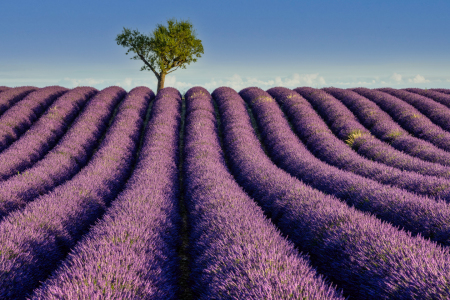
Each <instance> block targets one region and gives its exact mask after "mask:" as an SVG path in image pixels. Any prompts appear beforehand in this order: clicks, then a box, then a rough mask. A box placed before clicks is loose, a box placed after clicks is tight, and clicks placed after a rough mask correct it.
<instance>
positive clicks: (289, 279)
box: [184, 87, 342, 299]
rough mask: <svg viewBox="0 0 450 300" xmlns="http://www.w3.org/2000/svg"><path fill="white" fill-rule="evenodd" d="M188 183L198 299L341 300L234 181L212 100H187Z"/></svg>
mask: <svg viewBox="0 0 450 300" xmlns="http://www.w3.org/2000/svg"><path fill="white" fill-rule="evenodd" d="M185 98H186V114H187V115H186V135H185V149H184V151H185V161H184V178H185V190H186V195H185V196H186V198H185V199H186V203H187V208H188V211H189V214H188V216H189V225H190V228H191V233H190V245H191V248H190V249H191V250H190V257H191V259H192V260H191V270H192V271H191V275H190V277H191V282H192V289H193V292H194V298H195V299H342V297H341V296H340V295H339V294H338V293H337V292H336V290H334V289H333V288H331V287H330V286H328V285H327V284H326V283H325V282H324V281H323V279H322V278H321V276H318V275H317V273H316V272H315V270H314V269H312V268H311V267H310V265H309V260H308V258H307V257H306V256H304V255H299V254H298V253H297V251H296V249H295V248H294V247H293V245H292V244H291V243H289V242H288V241H286V240H285V239H284V238H283V237H282V236H281V235H280V233H279V231H278V230H277V229H276V228H275V227H274V226H273V224H271V223H270V221H268V220H267V219H266V218H265V217H264V214H263V212H262V210H261V209H260V208H259V207H258V206H257V205H256V204H255V203H254V202H253V200H252V199H251V198H250V197H248V196H247V195H246V194H245V192H244V191H243V190H242V189H241V188H240V187H239V186H238V184H237V183H236V182H235V181H234V179H233V177H232V176H231V174H230V173H229V172H228V169H227V167H226V165H225V161H224V158H223V155H222V152H221V148H220V145H219V140H218V136H217V134H218V132H217V128H216V120H215V113H214V107H213V104H212V102H211V95H210V94H209V93H208V91H207V90H206V89H204V88H201V87H193V88H191V89H189V90H188V91H187V93H186V96H185Z"/></svg>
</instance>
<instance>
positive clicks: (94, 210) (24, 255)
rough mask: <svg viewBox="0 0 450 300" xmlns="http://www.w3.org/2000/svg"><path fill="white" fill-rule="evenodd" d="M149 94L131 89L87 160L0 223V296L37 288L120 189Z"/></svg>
mask: <svg viewBox="0 0 450 300" xmlns="http://www.w3.org/2000/svg"><path fill="white" fill-rule="evenodd" d="M114 90H115V91H116V92H118V94H122V93H121V91H120V89H119V90H118V89H114ZM114 90H113V91H114ZM152 95H153V92H151V90H149V89H148V88H146V87H138V88H135V89H133V90H132V91H130V93H128V95H127V96H126V97H125V99H124V101H123V102H122V103H121V104H120V106H119V109H118V113H117V115H116V117H115V118H114V121H113V123H112V125H111V127H110V128H109V129H108V132H107V133H106V135H105V139H104V140H103V141H102V143H101V145H100V146H99V149H98V151H97V152H96V153H95V154H94V156H93V157H92V159H91V161H90V162H89V164H88V165H87V166H85V167H84V168H83V169H82V170H81V171H80V172H79V173H78V174H77V175H76V176H74V177H73V178H72V179H71V180H70V181H67V182H66V183H64V184H62V185H60V186H58V187H57V188H55V189H54V190H53V191H52V192H51V193H48V194H46V195H43V196H42V197H39V198H38V199H36V200H35V201H33V202H32V203H30V204H29V205H27V206H26V207H25V209H24V210H23V211H17V212H14V213H12V214H10V215H9V216H8V217H7V218H5V219H4V220H3V221H2V222H1V223H0V239H1V241H2V242H1V243H0V298H14V299H19V298H23V297H25V296H26V295H27V294H28V293H30V292H31V291H32V290H33V289H34V288H36V287H37V286H38V284H39V282H40V281H42V280H44V279H45V278H46V277H47V276H48V275H50V273H51V272H52V271H54V269H55V268H56V267H57V266H58V264H59V263H60V261H61V260H62V259H64V258H65V256H66V255H67V253H68V252H69V251H70V249H72V248H73V247H74V246H75V244H76V242H77V241H78V240H80V238H81V237H82V236H83V235H84V234H85V233H86V231H87V230H88V229H89V226H90V225H91V224H93V223H94V222H95V221H96V220H97V219H98V218H99V217H101V216H102V214H103V213H104V211H105V209H106V207H107V205H109V203H110V202H111V201H112V200H113V199H114V198H115V197H116V196H117V194H118V193H119V192H120V191H121V189H122V187H123V185H124V183H125V181H126V180H127V179H128V177H129V174H130V171H131V167H132V163H133V160H134V159H135V157H134V156H135V154H136V151H137V146H138V142H139V136H140V132H141V130H142V125H143V119H144V117H145V113H146V110H147V107H148V103H149V99H150V98H151V97H152Z"/></svg>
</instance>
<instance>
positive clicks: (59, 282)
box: [32, 88, 181, 299]
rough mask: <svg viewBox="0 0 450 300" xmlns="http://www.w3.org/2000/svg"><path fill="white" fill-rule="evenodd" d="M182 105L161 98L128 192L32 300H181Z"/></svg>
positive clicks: (171, 94)
mask: <svg viewBox="0 0 450 300" xmlns="http://www.w3.org/2000/svg"><path fill="white" fill-rule="evenodd" d="M138 91H139V93H140V95H144V94H149V93H148V91H147V90H146V89H144V88H139V90H138ZM138 91H134V96H137V95H138ZM150 95H151V99H152V98H153V97H154V95H153V93H152V92H150ZM180 104H181V95H180V94H179V92H178V91H177V90H175V89H173V88H164V89H161V90H160V91H159V92H158V95H157V96H156V99H155V100H154V104H153V105H152V109H151V118H150V120H149V122H148V124H147V129H146V132H145V135H144V140H143V145H142V148H141V150H140V155H139V157H138V162H137V164H136V168H135V170H134V171H133V173H132V175H131V177H130V179H129V180H128V181H127V184H126V185H125V188H124V190H123V191H122V192H121V193H120V194H119V196H118V197H117V198H116V199H115V200H114V202H113V203H112V205H111V207H110V208H109V209H108V210H107V211H106V212H105V215H104V217H103V218H102V219H101V220H100V221H99V222H98V223H96V224H95V226H93V227H92V228H91V229H90V231H89V233H88V234H86V235H85V237H83V239H82V240H81V241H80V242H79V243H78V244H77V245H76V246H75V248H74V250H73V251H72V252H71V253H70V254H69V255H68V257H67V259H66V260H65V261H64V262H63V263H62V265H61V266H60V267H59V269H58V270H57V271H56V272H55V273H54V274H53V276H52V277H51V278H50V279H48V280H46V281H45V282H44V284H43V285H42V287H40V288H39V289H38V290H36V291H35V292H34V296H33V297H32V299H54V298H58V299H178V298H177V296H178V295H177V293H178V277H179V274H178V273H179V272H178V269H179V259H178V256H177V251H176V249H177V247H178V244H179V223H180V215H179V212H178V209H177V207H178V203H177V201H178V192H179V189H178V177H177V173H178V170H177V164H178V156H177V152H178V151H177V150H178V136H179V127H180ZM99 266H100V267H99ZM86 283H87V284H86Z"/></svg>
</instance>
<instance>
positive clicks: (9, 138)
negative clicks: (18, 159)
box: [0, 86, 68, 152]
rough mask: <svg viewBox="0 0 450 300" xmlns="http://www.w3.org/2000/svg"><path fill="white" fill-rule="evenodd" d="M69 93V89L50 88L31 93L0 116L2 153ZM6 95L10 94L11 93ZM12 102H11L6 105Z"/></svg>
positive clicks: (0, 149) (0, 145)
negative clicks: (53, 104)
mask: <svg viewBox="0 0 450 300" xmlns="http://www.w3.org/2000/svg"><path fill="white" fill-rule="evenodd" d="M28 90H30V89H28ZM67 91H68V89H66V88H64V87H60V86H48V87H45V88H42V89H39V90H37V91H34V92H31V93H30V94H28V95H27V96H26V97H25V98H24V99H22V100H21V101H20V102H19V103H16V104H15V105H14V106H12V107H11V108H9V109H8V110H7V111H5V113H4V114H3V115H1V116H0V152H1V151H3V150H4V149H5V148H6V147H8V146H9V145H10V144H11V143H13V142H14V141H15V140H17V139H18V138H19V136H20V135H22V134H23V133H24V132H25V131H26V130H27V129H28V128H29V127H30V126H31V124H32V123H33V122H34V121H36V120H37V119H38V118H39V117H40V115H41V114H42V113H43V112H44V111H45V109H46V108H47V107H48V106H49V105H50V104H52V103H53V101H55V99H56V98H58V97H60V96H62V95H63V94H64V93H66V92H67ZM6 93H9V91H7V92H6ZM2 96H3V93H2ZM2 98H3V97H2ZM6 99H8V97H6V98H3V99H2V100H0V101H1V102H4V101H3V100H6ZM15 99H18V97H16V98H15ZM1 102H0V103H1ZM12 102H13V101H9V102H8V103H7V104H6V105H8V104H11V103H12Z"/></svg>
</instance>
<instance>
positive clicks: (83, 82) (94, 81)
mask: <svg viewBox="0 0 450 300" xmlns="http://www.w3.org/2000/svg"><path fill="white" fill-rule="evenodd" d="M64 80H65V81H68V82H71V83H72V86H73V87H76V86H79V85H83V86H84V85H85V86H93V85H96V84H99V83H103V82H105V81H104V80H102V79H100V80H98V79H94V78H84V79H74V78H68V77H66V78H64Z"/></svg>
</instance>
